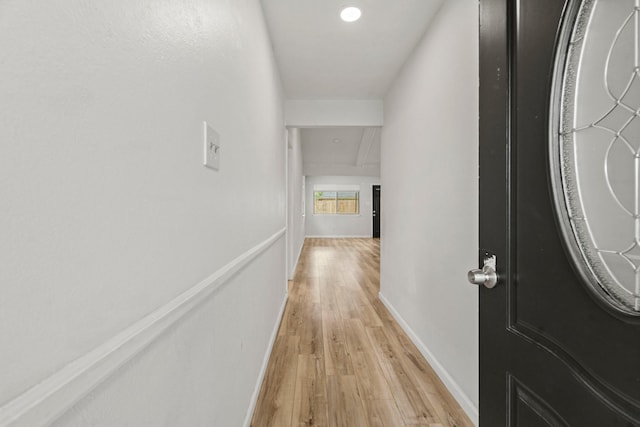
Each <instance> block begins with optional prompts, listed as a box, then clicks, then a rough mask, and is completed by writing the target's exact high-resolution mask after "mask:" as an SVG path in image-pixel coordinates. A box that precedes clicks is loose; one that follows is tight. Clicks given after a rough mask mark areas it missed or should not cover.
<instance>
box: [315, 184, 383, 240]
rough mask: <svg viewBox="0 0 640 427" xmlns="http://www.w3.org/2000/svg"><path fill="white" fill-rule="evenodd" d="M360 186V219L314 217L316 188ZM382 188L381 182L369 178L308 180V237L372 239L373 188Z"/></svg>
mask: <svg viewBox="0 0 640 427" xmlns="http://www.w3.org/2000/svg"><path fill="white" fill-rule="evenodd" d="M326 184H338V185H342V184H344V185H359V186H360V214H359V215H314V214H313V186H314V185H326ZM377 184H380V178H378V177H373V176H370V177H367V176H308V177H307V188H306V193H307V194H306V196H307V201H306V210H307V214H306V234H307V237H371V236H372V233H373V218H372V211H373V195H372V189H371V186H372V185H377Z"/></svg>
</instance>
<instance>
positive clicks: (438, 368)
mask: <svg viewBox="0 0 640 427" xmlns="http://www.w3.org/2000/svg"><path fill="white" fill-rule="evenodd" d="M378 298H380V301H381V302H382V304H384V306H385V307H386V308H387V310H389V312H390V313H391V315H392V316H393V317H394V319H396V322H398V324H399V325H400V327H401V328H402V329H403V330H404V331H405V333H406V334H407V335H408V336H409V338H410V339H411V341H413V344H415V346H416V347H417V348H418V350H419V351H420V353H421V354H422V355H423V356H424V358H425V359H426V360H427V362H429V365H431V367H432V368H433V370H434V371H435V372H436V374H437V375H438V377H440V379H441V380H442V382H443V383H444V385H445V387H447V390H449V392H450V393H451V394H452V395H453V397H454V399H456V400H457V401H458V403H459V404H460V406H461V407H462V409H463V410H464V412H466V414H467V415H468V416H469V418H471V422H473V424H474V425H476V426H477V425H478V424H479V419H480V415H479V412H478V407H477V406H476V405H475V404H474V403H473V402H472V401H471V399H469V396H467V394H466V393H465V392H464V391H463V390H462V388H460V386H459V385H458V383H457V382H456V381H455V380H454V379H453V377H452V376H451V375H450V374H449V372H448V371H447V370H446V369H445V367H444V366H442V364H441V363H440V362H439V361H438V359H437V358H436V357H435V355H434V354H433V353H432V352H431V351H430V350H429V348H428V347H427V346H426V345H425V344H424V343H423V342H422V340H421V339H420V338H419V337H418V335H417V334H416V333H415V332H414V331H413V329H411V327H410V326H409V324H408V323H407V322H406V321H405V320H404V319H403V318H402V316H401V315H400V313H399V312H398V311H397V310H396V309H395V307H394V306H393V305H392V304H391V302H389V300H388V299H386V298H385V296H384V295H382V292H380V293H378Z"/></svg>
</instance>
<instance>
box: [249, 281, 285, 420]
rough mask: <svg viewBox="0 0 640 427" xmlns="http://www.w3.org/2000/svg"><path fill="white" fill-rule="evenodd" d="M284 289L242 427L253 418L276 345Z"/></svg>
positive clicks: (283, 308)
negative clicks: (278, 311)
mask: <svg viewBox="0 0 640 427" xmlns="http://www.w3.org/2000/svg"><path fill="white" fill-rule="evenodd" d="M285 288H286V289H287V292H286V293H285V295H284V301H282V305H281V306H280V313H279V314H278V317H277V318H276V323H275V325H274V326H273V331H272V332H271V338H270V340H269V347H268V348H267V351H266V353H265V354H264V359H263V361H262V368H260V374H259V375H258V379H257V380H256V386H255V388H254V390H253V394H252V395H251V402H250V403H249V409H248V410H247V415H246V416H245V418H244V423H243V424H242V425H243V426H244V427H250V425H251V419H252V418H253V411H255V410H256V404H257V403H258V397H260V390H261V389H262V382H263V381H264V376H265V375H266V373H267V366H269V358H270V357H271V352H272V351H273V346H274V345H275V343H276V339H277V338H278V330H279V329H280V323H281V322H282V317H283V316H284V310H285V308H286V307H287V301H288V300H289V291H288V289H289V286H288V284H287V283H285Z"/></svg>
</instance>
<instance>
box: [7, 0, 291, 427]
mask: <svg viewBox="0 0 640 427" xmlns="http://www.w3.org/2000/svg"><path fill="white" fill-rule="evenodd" d="M0 52H2V54H0V209H1V211H2V215H0V235H1V236H2V238H1V239H0V259H1V260H2V267H1V268H0V283H1V284H2V298H0V349H1V351H0V384H2V386H1V387H0V407H2V406H3V405H4V408H0V415H1V414H5V415H6V414H7V411H6V409H7V407H13V406H11V405H10V404H9V402H14V403H15V402H16V401H15V400H14V398H16V397H17V396H19V395H21V393H23V392H25V391H26V390H28V389H30V388H31V387H33V386H36V385H38V384H39V383H40V382H41V381H43V380H45V379H46V378H49V377H51V376H52V375H56V374H60V373H61V372H66V371H61V369H62V368H63V367H65V366H66V365H67V364H69V363H70V362H71V361H74V360H76V359H79V358H80V359H82V360H85V359H83V358H84V357H85V356H86V355H88V354H89V352H90V351H92V350H93V349H96V348H102V347H100V346H101V345H103V344H105V343H107V342H109V340H110V339H111V338H112V337H115V336H116V335H118V334H120V333H123V331H129V330H130V329H129V328H131V327H133V326H135V325H140V323H139V322H140V321H141V319H143V317H144V316H145V315H148V314H150V313H151V314H153V313H159V312H161V311H162V310H163V307H167V304H168V303H169V302H171V301H174V299H175V298H176V297H177V296H178V295H180V294H182V293H183V292H185V291H188V290H189V289H192V288H193V287H194V286H195V285H197V284H199V283H201V282H202V281H203V280H205V279H206V278H208V277H217V276H216V275H217V274H218V273H219V272H223V271H224V268H225V266H228V265H229V263H230V262H232V261H233V260H234V259H236V258H238V257H239V256H242V255H243V254H247V253H249V254H250V253H251V250H252V248H255V247H256V246H257V245H260V244H261V243H262V242H264V241H266V240H267V239H269V238H271V237H273V236H276V237H277V236H278V232H279V231H281V230H282V229H283V228H284V226H285V201H286V199H285V198H286V194H285V168H286V165H285V160H284V159H285V150H286V147H285V142H284V136H283V134H284V128H283V123H284V119H283V111H282V105H283V100H282V95H281V86H280V80H279V76H278V73H277V70H276V67H275V64H274V59H273V55H272V50H271V46H270V44H269V39H268V36H267V32H266V29H265V24H264V22H263V16H262V12H261V8H260V4H259V2H258V0H245V1H226V0H162V1H155V0H110V1H107V2H85V1H79V0H71V1H63V0H50V1H47V2H40V1H34V0H27V1H8V2H7V1H5V2H1V3H0ZM203 120H206V121H208V122H209V123H210V124H211V125H212V126H213V127H214V128H215V129H216V130H217V131H218V132H219V133H220V135H221V138H222V140H221V145H222V155H221V168H220V170H219V171H213V170H211V169H207V168H204V167H203V166H202V151H203V145H202V121H203ZM256 212H260V215H256ZM281 239H282V241H280V240H278V241H276V242H275V243H274V244H273V245H272V246H270V247H269V248H268V249H266V250H265V251H264V252H261V254H260V255H259V256H257V258H255V260H253V261H252V262H251V263H250V264H249V265H248V266H247V267H246V271H243V272H240V273H238V275H237V276H234V277H233V278H232V279H230V280H229V282H228V283H226V284H224V286H222V287H220V288H219V289H218V290H217V291H216V292H215V293H213V294H212V296H210V297H209V298H208V299H207V301H206V302H203V303H202V304H201V305H199V306H198V308H197V310H195V311H194V312H193V313H190V314H187V317H186V318H184V319H182V320H180V321H179V322H178V324H176V325H174V326H172V328H173V329H171V328H170V330H169V331H168V332H166V333H163V334H161V335H160V336H159V337H157V339H155V340H154V341H153V343H152V344H151V346H150V347H148V348H147V349H146V350H144V352H143V354H142V355H137V356H135V357H134V359H133V360H131V361H130V362H129V363H128V364H127V365H125V366H124V367H122V368H121V369H119V370H117V372H116V373H115V374H113V375H110V376H109V377H108V379H107V381H106V382H105V383H103V384H102V385H100V386H99V387H98V388H97V389H96V390H95V391H94V392H92V393H91V399H88V400H87V401H86V402H85V401H81V402H80V403H79V404H78V406H76V408H75V410H74V412H72V413H71V414H68V415H67V416H65V417H66V418H65V420H66V422H67V423H68V424H69V425H75V424H83V421H82V420H84V419H90V420H92V421H91V422H90V423H89V424H91V425H121V424H127V425H229V426H231V425H240V424H241V423H242V422H243V420H244V418H245V415H246V413H247V411H248V410H249V407H250V405H251V399H252V393H254V391H255V387H256V385H257V383H258V380H259V376H260V372H261V368H262V366H263V363H264V360H265V359H264V358H265V355H266V354H267V352H268V350H269V348H268V347H269V337H270V336H271V334H272V331H273V328H274V325H275V324H276V322H277V320H278V316H279V310H280V309H281V306H282V303H283V301H284V298H285V293H286V287H285V281H286V271H285V268H284V265H285V242H284V237H282V238H281ZM156 321H158V320H157V319H156ZM178 331H179V333H178ZM101 351H102V350H101ZM114 363H115V362H114ZM62 376H64V375H62ZM129 379H131V380H129ZM57 380H60V381H63V380H64V378H62V379H61V378H58V377H57ZM203 401H205V402H206V404H201V405H196V404H195V403H197V402H200V403H202V402H203ZM21 403H24V401H21ZM66 403H68V402H66ZM113 417H120V418H119V421H118V422H115V421H113ZM125 420H126V422H125ZM149 420H155V421H158V420H163V421H162V422H160V421H158V422H155V421H154V422H150V421H149ZM148 421H149V422H148ZM0 424H2V422H0Z"/></svg>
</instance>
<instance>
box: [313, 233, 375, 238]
mask: <svg viewBox="0 0 640 427" xmlns="http://www.w3.org/2000/svg"><path fill="white" fill-rule="evenodd" d="M304 238H305V239H371V238H372V237H371V235H369V234H367V235H366V236H356V235H353V236H352V235H348V236H304Z"/></svg>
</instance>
